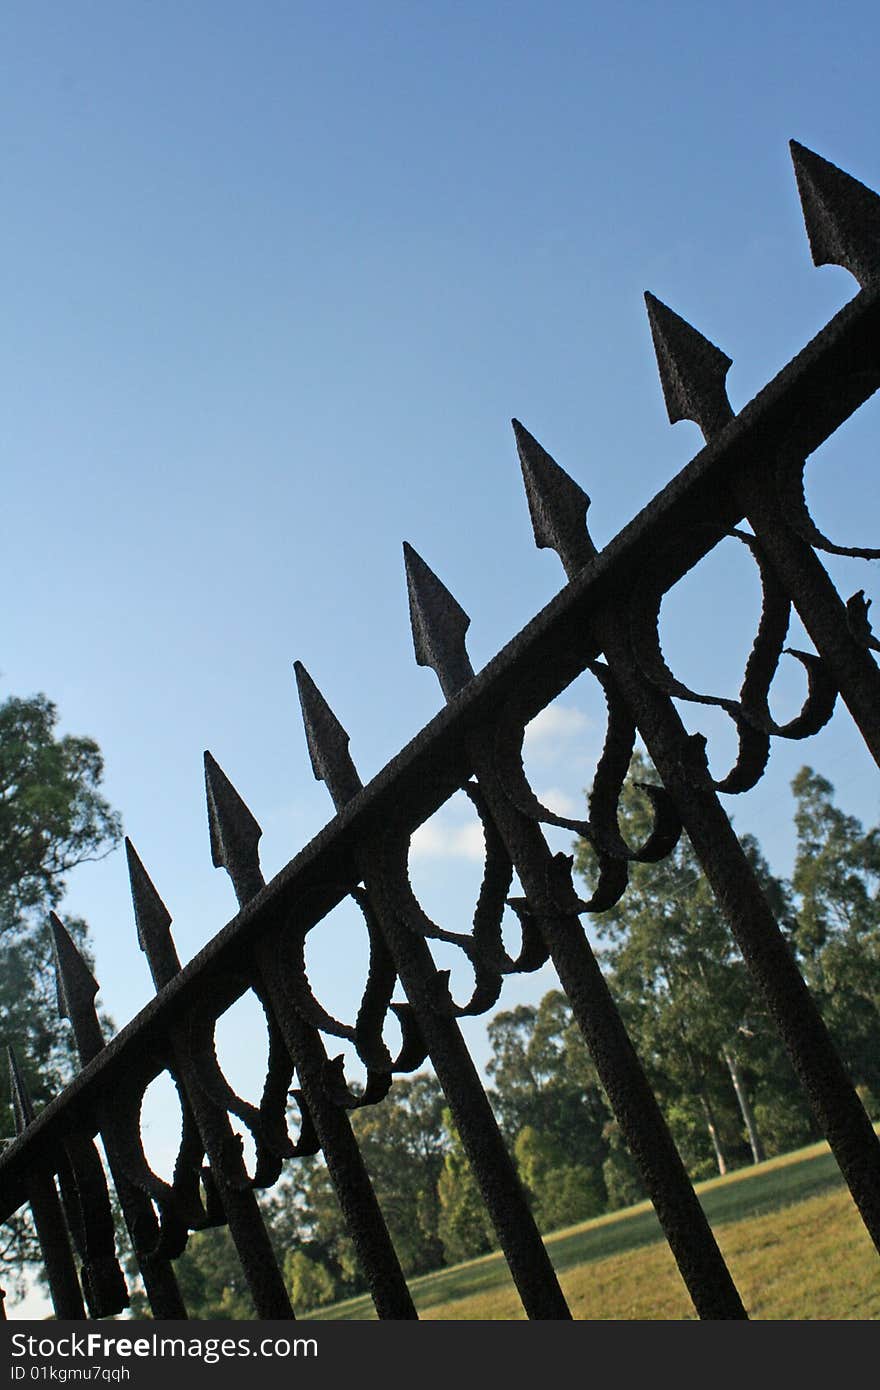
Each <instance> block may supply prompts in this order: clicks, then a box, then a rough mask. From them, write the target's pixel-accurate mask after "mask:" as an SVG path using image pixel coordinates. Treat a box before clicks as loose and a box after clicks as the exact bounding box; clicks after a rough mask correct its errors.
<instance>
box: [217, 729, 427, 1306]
mask: <svg viewBox="0 0 880 1390" xmlns="http://www.w3.org/2000/svg"><path fill="white" fill-rule="evenodd" d="M205 789H206V792H207V800H208V820H209V827H210V831H211V845H212V851H213V860H214V864H215V865H216V867H217V868H224V869H225V870H226V872H227V874H228V875H229V878H230V881H231V883H232V887H233V889H234V891H235V896H236V899H237V901H238V904H239V907H244V906H245V904H246V903H248V902H250V901H251V899H252V898H254V897H256V895H257V893H259V892H260V891H261V889H263V888H264V887H265V885H266V880H265V878H264V877H263V872H262V869H261V868H260V852H259V842H260V838H261V836H262V831H261V829H260V827H259V825H258V824H257V822H256V820H255V819H254V817H253V816H252V815H251V813H250V811H249V810H248V808H247V806H246V804H245V802H244V801H243V800H242V798H241V797H240V796H239V794H238V792H237V791H236V790H235V788H234V787H233V785H232V783H231V782H230V781H229V778H228V777H227V776H226V774H225V772H223V770H222V768H221V767H220V766H219V765H218V763H217V762H216V761H215V760H214V758H213V757H212V756H211V754H210V753H206V754H205ZM276 948H277V941H276V940H275V939H273V940H272V941H271V942H268V941H267V942H262V943H260V944H259V945H258V946H257V947H256V948H255V952H254V957H255V963H256V967H257V972H258V985H259V987H260V989H261V991H262V993H263V998H264V999H266V1000H268V1002H269V1005H270V1007H271V1009H272V1011H273V1013H274V1015H275V1018H276V1020H277V1022H278V1026H279V1028H280V1029H281V1033H282V1036H283V1038H284V1042H285V1045H286V1047H287V1050H288V1053H289V1055H290V1059H291V1061H292V1062H293V1065H294V1067H295V1068H296V1075H297V1080H298V1082H299V1085H300V1088H301V1090H302V1092H303V1096H304V1098H305V1102H306V1106H307V1107H308V1111H309V1117H310V1119H311V1121H312V1124H313V1126H314V1129H315V1133H316V1135H317V1137H318V1141H319V1143H320V1145H321V1150H322V1152H323V1154H324V1161H325V1163H326V1164H327V1171H328V1173H329V1174H330V1180H331V1182H332V1183H333V1186H334V1189H335V1191H336V1196H337V1199H338V1201H339V1205H340V1208H341V1210H342V1214H343V1216H344V1218H345V1221H346V1225H347V1226H348V1230H349V1234H350V1235H351V1238H352V1241H353V1242H354V1247H355V1250H356V1252H357V1256H358V1260H359V1262H360V1266H361V1269H362V1270H363V1272H364V1275H365V1276H366V1279H367V1283H368V1284H369V1287H370V1294H371V1297H372V1299H373V1303H374V1305H375V1308H376V1313H377V1314H378V1316H379V1318H381V1319H396V1320H398V1321H401V1320H410V1319H415V1318H418V1313H417V1312H416V1308H415V1304H414V1303H413V1301H412V1295H411V1294H410V1291H409V1289H408V1287H407V1283H406V1279H405V1278H404V1275H403V1270H402V1269H401V1267H400V1261H399V1259H398V1257H397V1251H396V1250H395V1249H394V1245H393V1243H392V1240H391V1236H390V1234H389V1232H388V1227H387V1226H386V1224H385V1218H384V1217H383V1215H382V1211H381V1208H380V1206H379V1203H378V1201H377V1198H376V1193H375V1191H374V1189H373V1184H372V1182H371V1181H370V1177H369V1174H368V1173H367V1170H366V1167H365V1165H364V1160H363V1157H362V1155H361V1152H360V1149H359V1148H358V1145H357V1140H356V1139H355V1136H354V1133H353V1131H352V1128H351V1124H350V1122H349V1119H348V1116H347V1115H346V1113H345V1111H344V1109H342V1108H341V1107H340V1106H339V1105H337V1104H336V1103H335V1101H334V1100H333V1098H332V1097H331V1096H330V1095H329V1094H328V1091H327V1087H326V1084H325V1078H326V1075H327V1065H328V1058H327V1052H326V1049H325V1047H324V1043H323V1040H322V1038H321V1035H320V1033H319V1032H318V1030H317V1028H314V1027H312V1025H311V1024H310V1023H309V1022H307V1020H306V1019H304V1018H302V1016H301V1015H300V1014H299V1013H298V1012H297V1010H296V1008H295V1007H294V1006H293V1004H292V1003H291V1001H290V999H289V998H288V996H287V993H286V991H285V988H284V984H283V979H281V978H280V976H279V970H278V965H277V949H276Z"/></svg>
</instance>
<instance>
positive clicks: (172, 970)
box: [125, 836, 180, 989]
mask: <svg viewBox="0 0 880 1390" xmlns="http://www.w3.org/2000/svg"><path fill="white" fill-rule="evenodd" d="M125 855H126V858H127V860H128V881H129V884H130V885H131V901H132V905H133V907H134V920H135V925H136V926H137V935H138V944H139V946H140V948H141V950H142V951H143V952H144V954H145V955H146V957H147V960H148V961H149V965H150V974H151V975H152V977H153V983H154V985H155V986H156V988H157V989H161V988H162V986H163V985H166V984H167V983H168V981H169V980H170V979H172V978H173V977H174V976H175V975H176V974H177V972H178V971H179V969H180V958H179V956H178V954H177V951H176V950H175V948H174V941H173V939H172V936H171V913H170V912H169V911H168V908H167V907H166V906H165V904H164V903H163V901H162V899H161V898H160V897H159V894H158V892H157V890H156V887H155V885H154V883H153V880H152V879H151V878H150V876H149V874H148V873H147V871H146V869H145V868H144V866H143V864H142V863H141V861H140V859H139V858H138V855H137V853H136V851H135V848H134V845H133V844H132V843H131V840H129V839H128V837H127V836H126V839H125Z"/></svg>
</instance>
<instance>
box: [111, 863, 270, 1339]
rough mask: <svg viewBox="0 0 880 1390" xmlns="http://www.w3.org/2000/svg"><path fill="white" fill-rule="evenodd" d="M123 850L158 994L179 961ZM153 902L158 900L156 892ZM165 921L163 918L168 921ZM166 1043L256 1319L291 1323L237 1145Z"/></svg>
mask: <svg viewBox="0 0 880 1390" xmlns="http://www.w3.org/2000/svg"><path fill="white" fill-rule="evenodd" d="M125 847H126V851H127V853H128V863H129V874H130V876H131V878H132V896H133V897H134V900H135V914H136V916H137V919H138V939H139V941H140V943H141V947H142V949H143V951H144V954H145V955H146V957H147V962H148V964H149V967H150V974H151V975H152V978H153V983H154V985H155V986H156V989H157V990H160V989H161V988H162V986H163V985H166V984H168V982H169V980H171V979H173V977H174V976H175V975H176V974H177V973H178V971H179V970H180V959H179V957H178V955H177V951H176V949H175V946H174V942H173V941H172V939H171V933H170V932H169V931H168V930H167V928H166V930H164V931H163V932H156V931H150V930H147V929H146V928H145V926H144V923H143V921H142V919H141V914H140V913H139V911H138V898H137V895H136V894H135V889H134V873H135V872H136V870H135V869H134V868H133V866H134V865H135V864H136V866H137V870H139V871H140V874H141V875H143V878H144V879H147V882H148V883H149V884H150V888H151V889H152V890H153V893H155V891H156V890H155V888H153V885H152V883H150V881H149V879H148V878H147V874H146V870H145V869H144V867H143V865H142V864H141V862H140V860H139V859H138V858H137V855H136V854H135V852H134V848H133V846H132V845H131V842H130V841H128V840H126V846H125ZM156 898H157V900H158V901H160V902H161V900H160V899H159V898H158V894H156ZM163 907H164V905H163ZM166 915H167V910H166ZM170 920H171V919H170V917H168V922H169V923H170ZM170 1042H171V1051H172V1056H173V1059H174V1068H175V1073H176V1075H177V1077H178V1078H179V1080H180V1083H181V1085H182V1087H183V1090H184V1093H185V1095H186V1098H187V1100H188V1102H189V1104H190V1107H191V1109H192V1113H193V1117H194V1119H195V1122H196V1126H197V1128H198V1131H199V1135H200V1136H201V1140H202V1143H203V1144H204V1146H205V1153H206V1154H207V1155H208V1161H209V1162H210V1165H211V1171H212V1174H213V1177H214V1182H215V1185H216V1188H217V1195H218V1197H219V1200H220V1204H221V1206H222V1207H223V1211H224V1213H225V1215H226V1221H227V1223H228V1226H229V1234H230V1235H231V1236H232V1239H233V1242H234V1244H235V1248H236V1251H237V1252H238V1258H239V1260H240V1262H241V1267H242V1271H243V1273H244V1276H245V1280H246V1282H247V1286H248V1289H249V1291H250V1294H251V1298H252V1299H253V1303H254V1308H255V1309H256V1313H257V1317H259V1318H271V1319H277V1320H284V1321H290V1320H291V1319H292V1318H293V1317H294V1312H293V1308H292V1307H291V1303H290V1298H289V1296H288V1293H287V1289H286V1287H285V1285H284V1280H283V1278H282V1275H281V1271H280V1269H279V1268H278V1261H277V1260H276V1258H275V1252H274V1250H273V1248H272V1243H271V1241H270V1239H269V1234H268V1232H267V1230H266V1226H265V1223H264V1221H263V1218H262V1215H261V1214H260V1208H259V1206H258V1205H257V1199H256V1197H255V1195H254V1192H253V1189H252V1188H251V1187H250V1185H249V1182H250V1180H249V1178H248V1175H247V1170H246V1168H245V1165H244V1159H243V1158H242V1155H241V1147H240V1144H239V1142H238V1140H237V1139H236V1136H235V1134H234V1133H233V1129H232V1125H231V1123H230V1121H229V1115H228V1114H227V1112H226V1111H225V1110H221V1109H220V1107H219V1106H217V1105H216V1104H214V1102H213V1101H211V1100H210V1099H209V1097H208V1096H206V1095H205V1093H204V1091H203V1090H202V1088H201V1086H200V1084H199V1079H198V1075H197V1073H196V1070H195V1067H194V1065H193V1061H192V1058H191V1056H190V1054H189V1049H188V1047H187V1042H186V1037H185V1033H184V1032H183V1030H182V1029H181V1028H180V1027H179V1026H178V1027H174V1028H172V1029H171V1032H170ZM230 1168H232V1169H233V1170H234V1178H233V1179H230V1176H229V1170H230Z"/></svg>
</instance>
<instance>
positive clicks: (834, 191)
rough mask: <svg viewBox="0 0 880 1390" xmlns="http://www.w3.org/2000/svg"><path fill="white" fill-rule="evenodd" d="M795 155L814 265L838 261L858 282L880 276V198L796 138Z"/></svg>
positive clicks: (793, 153)
mask: <svg viewBox="0 0 880 1390" xmlns="http://www.w3.org/2000/svg"><path fill="white" fill-rule="evenodd" d="M790 148H791V158H792V163H793V164H794V174H795V178H796V179H797V186H798V194H799V196H800V200H801V208H802V209H803V214H804V224H805V226H806V229H807V239H808V241H809V243H810V253H811V255H812V257H813V264H814V265H839V266H843V268H844V270H848V271H849V272H850V274H851V275H854V276H855V278H856V280H858V282H859V284H860V285H862V286H863V287H864V286H867V285H868V284H870V283H872V282H874V281H876V280H877V279H878V278H880V197H878V195H877V194H876V193H875V192H874V191H873V189H870V188H867V187H866V186H865V184H863V183H860V182H859V180H858V179H855V178H853V176H852V175H851V174H847V173H844V171H843V170H842V169H838V167H837V165H836V164H831V163H830V162H829V161H828V160H827V159H823V158H822V156H821V155H818V154H814V153H813V151H812V150H808V149H807V148H806V146H804V145H799V144H798V142H797V141H796V140H792V141H790Z"/></svg>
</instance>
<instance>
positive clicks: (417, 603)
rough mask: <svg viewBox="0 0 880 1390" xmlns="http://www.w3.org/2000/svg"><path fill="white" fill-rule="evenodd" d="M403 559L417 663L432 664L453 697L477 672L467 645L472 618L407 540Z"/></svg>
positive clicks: (444, 690) (442, 685) (444, 688)
mask: <svg viewBox="0 0 880 1390" xmlns="http://www.w3.org/2000/svg"><path fill="white" fill-rule="evenodd" d="M403 560H404V565H405V567H406V587H407V592H408V594H409V620H410V627H411V628H412V638H413V647H414V649H415V654H416V662H417V663H418V665H419V666H430V667H431V669H432V670H433V671H434V672H435V673H436V675H437V678H438V680H439V681H440V686H441V689H442V690H443V694H444V695H445V696H446V698H447V700H451V699H452V697H453V696H454V695H457V694H458V692H459V690H461V688H462V687H463V686H465V685H467V683H468V681H469V680H470V679H471V677H472V676H473V674H474V668H473V667H472V666H471V663H470V659H469V657H468V654H467V647H466V645H465V634H466V632H467V630H468V628H469V627H470V625H471V620H470V618H469V617H468V615H467V613H465V611H464V609H463V608H462V607H461V605H460V604H459V603H458V602H457V600H456V599H454V598H453V596H452V594H451V593H450V592H449V590H448V589H447V587H446V585H445V584H443V583H441V581H440V580H439V579H438V578H437V576H436V574H435V573H434V571H433V570H432V569H430V568H429V567H428V566H427V565H426V564H425V562H424V560H423V559H422V557H421V555H419V553H418V551H416V550H414V549H413V547H412V546H411V545H410V544H409V542H408V541H404V543H403Z"/></svg>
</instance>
